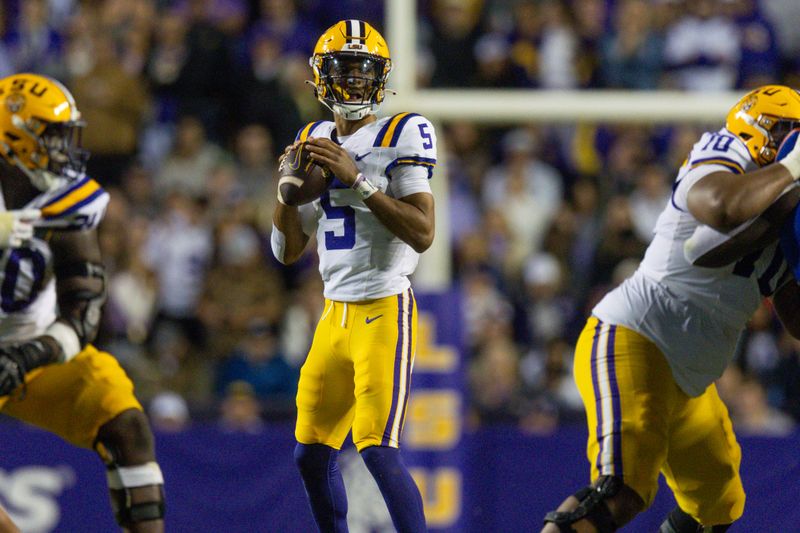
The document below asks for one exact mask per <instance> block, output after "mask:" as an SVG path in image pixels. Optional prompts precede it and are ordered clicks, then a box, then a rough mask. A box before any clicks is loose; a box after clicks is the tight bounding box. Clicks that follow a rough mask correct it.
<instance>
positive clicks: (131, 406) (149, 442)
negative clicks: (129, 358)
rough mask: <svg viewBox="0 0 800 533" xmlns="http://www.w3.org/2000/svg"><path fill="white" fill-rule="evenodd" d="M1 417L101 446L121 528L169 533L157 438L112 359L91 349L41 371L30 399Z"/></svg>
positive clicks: (130, 385)
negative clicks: (24, 422)
mask: <svg viewBox="0 0 800 533" xmlns="http://www.w3.org/2000/svg"><path fill="white" fill-rule="evenodd" d="M3 412H4V413H6V414H8V415H10V416H13V417H16V418H19V419H21V420H24V421H26V422H28V423H31V424H33V425H36V426H39V427H41V428H43V429H46V430H48V431H51V432H53V433H55V434H57V435H59V436H60V437H62V438H63V439H65V440H67V441H68V442H70V443H72V444H75V445H77V446H81V447H83V448H89V449H95V450H97V451H98V453H99V454H100V455H101V457H102V458H103V460H104V461H105V462H106V464H107V467H108V468H109V471H108V480H109V490H110V492H111V501H112V505H113V506H114V507H115V509H114V510H115V512H116V518H117V521H118V522H119V524H120V525H121V526H122V527H123V528H125V529H126V530H128V531H132V532H135V533H152V532H161V531H163V530H164V524H163V515H164V498H163V479H162V476H161V470H160V468H159V466H158V463H156V462H155V454H154V447H153V436H152V433H151V432H150V427H149V424H148V422H147V419H146V417H145V415H144V413H143V412H142V407H141V405H140V404H139V402H138V401H137V400H136V397H135V396H134V394H133V383H131V381H130V379H129V378H128V376H127V375H126V374H125V372H124V371H123V370H122V368H121V367H120V366H119V364H118V363H117V360H116V359H114V357H113V356H111V355H109V354H107V353H104V352H99V351H98V350H97V349H95V348H94V347H93V346H87V347H86V349H84V351H83V352H81V353H80V354H78V355H77V356H76V357H75V358H74V359H72V360H71V361H69V362H68V363H65V364H63V365H50V366H47V367H44V368H42V369H40V371H39V372H35V373H34V374H33V375H32V376H31V379H30V381H28V383H27V390H26V395H25V398H24V399H23V400H22V401H10V402H8V403H7V404H6V405H5V406H4V407H3Z"/></svg>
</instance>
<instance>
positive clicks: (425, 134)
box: [419, 122, 433, 150]
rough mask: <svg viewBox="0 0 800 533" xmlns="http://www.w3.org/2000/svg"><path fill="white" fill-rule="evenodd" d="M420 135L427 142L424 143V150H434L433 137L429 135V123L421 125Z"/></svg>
mask: <svg viewBox="0 0 800 533" xmlns="http://www.w3.org/2000/svg"><path fill="white" fill-rule="evenodd" d="M419 135H420V137H422V138H423V139H424V140H425V142H424V143H422V147H423V148H425V149H426V150H427V149H429V148H433V137H431V134H430V133H428V123H427V122H425V123H423V124H420V125H419Z"/></svg>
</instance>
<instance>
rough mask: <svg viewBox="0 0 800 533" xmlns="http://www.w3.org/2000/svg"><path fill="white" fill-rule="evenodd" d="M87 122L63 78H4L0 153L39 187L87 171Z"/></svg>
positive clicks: (0, 89)
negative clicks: (83, 135)
mask: <svg viewBox="0 0 800 533" xmlns="http://www.w3.org/2000/svg"><path fill="white" fill-rule="evenodd" d="M83 126H84V122H83V121H82V120H81V114H80V111H78V108H77V106H76V105H75V100H74V98H73V97H72V94H70V92H69V91H68V90H67V88H66V87H64V86H63V85H62V84H61V83H59V82H58V81H56V80H54V79H52V78H48V77H47V76H41V75H39V74H29V73H24V74H14V75H12V76H8V77H6V78H3V79H0V155H2V157H3V159H5V160H6V161H7V162H8V163H9V164H11V165H13V166H15V167H17V168H18V169H19V170H21V171H22V172H23V173H24V174H25V175H26V176H27V177H28V178H29V179H30V180H31V183H33V185H34V186H35V187H36V188H37V189H39V190H41V191H46V190H49V189H51V188H52V187H55V186H56V184H57V180H58V178H59V177H62V178H67V179H75V178H78V177H79V176H80V175H81V174H82V173H83V172H84V169H85V166H86V160H87V159H88V157H89V153H88V152H87V151H85V150H83V149H82V148H81V131H82V129H83Z"/></svg>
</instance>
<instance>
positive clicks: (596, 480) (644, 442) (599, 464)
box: [542, 317, 679, 533]
mask: <svg viewBox="0 0 800 533" xmlns="http://www.w3.org/2000/svg"><path fill="white" fill-rule="evenodd" d="M574 372H575V379H576V382H577V385H578V389H579V391H580V393H581V397H582V398H583V402H584V406H585V408H586V416H587V422H588V425H589V440H588V445H587V457H588V458H589V461H590V463H591V478H592V480H593V483H592V485H591V486H588V487H584V488H582V489H580V490H578V491H577V492H576V493H575V494H573V495H572V496H570V497H568V498H567V499H566V500H565V501H564V502H562V504H561V505H560V506H559V508H558V509H557V510H556V511H554V512H551V513H548V514H547V516H546V518H545V527H544V529H543V530H542V531H543V532H548V533H556V532H563V531H567V532H569V531H577V532H579V533H595V532H601V533H606V532H610V531H616V530H617V529H618V528H619V527H622V526H623V525H624V524H626V523H627V522H629V521H630V520H631V519H633V517H634V516H636V514H638V513H639V512H641V511H642V510H644V509H645V508H647V507H648V506H649V505H650V503H652V500H653V498H654V497H655V493H656V490H657V488H658V473H659V469H660V467H661V465H662V464H663V462H664V461H665V459H666V456H667V428H668V420H669V411H670V402H672V401H673V398H674V397H675V394H677V393H678V392H679V389H678V387H677V385H676V384H675V382H674V380H673V379H672V377H671V373H670V370H669V365H668V364H667V362H666V360H665V359H664V357H663V355H662V354H661V353H660V352H659V350H658V348H657V347H656V346H655V345H654V344H653V343H651V342H650V341H649V340H647V339H646V338H644V337H643V336H641V335H639V334H638V333H636V332H633V331H631V330H629V329H627V328H624V327H621V326H615V325H611V324H603V323H600V322H599V321H598V320H597V319H595V318H593V317H592V318H590V319H589V321H588V323H587V325H586V327H585V328H584V330H583V333H582V334H581V336H580V338H579V340H578V344H577V346H576V350H575V366H574Z"/></svg>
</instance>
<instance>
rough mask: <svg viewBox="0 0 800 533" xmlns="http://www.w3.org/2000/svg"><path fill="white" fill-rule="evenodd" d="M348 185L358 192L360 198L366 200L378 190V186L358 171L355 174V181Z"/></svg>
mask: <svg viewBox="0 0 800 533" xmlns="http://www.w3.org/2000/svg"><path fill="white" fill-rule="evenodd" d="M350 187H351V188H352V189H353V190H354V191H356V192H357V193H358V195H359V196H360V197H361V199H362V200H366V199H367V198H369V197H370V196H372V195H373V194H375V193H376V192H378V188H377V187H376V186H374V185H373V184H372V183H370V181H369V180H368V179H367V177H366V176H365V175H364V174H362V173H360V172H359V173H358V176H356V181H354V182H353V184H352V185H351V186H350Z"/></svg>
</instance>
